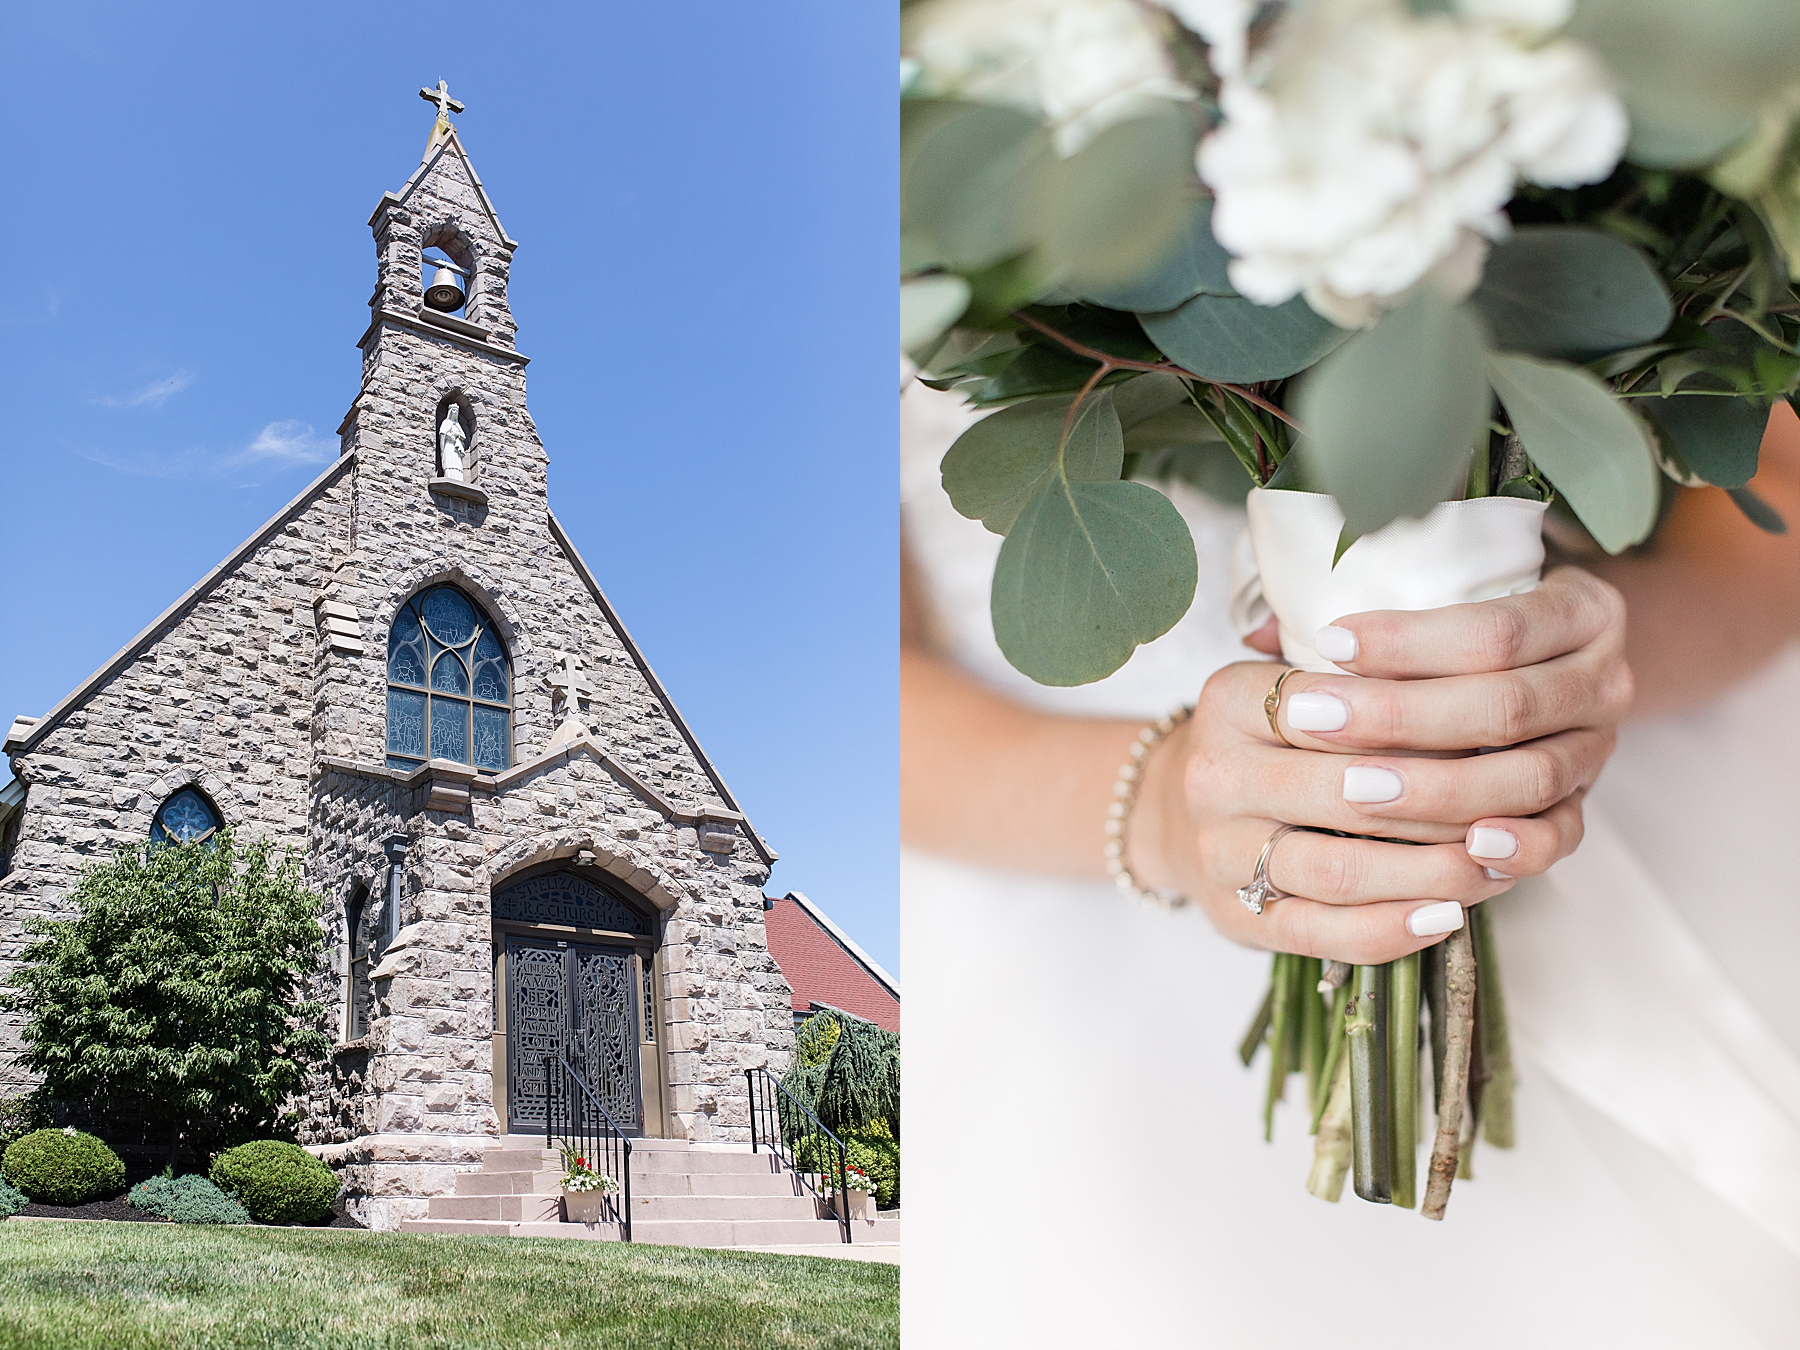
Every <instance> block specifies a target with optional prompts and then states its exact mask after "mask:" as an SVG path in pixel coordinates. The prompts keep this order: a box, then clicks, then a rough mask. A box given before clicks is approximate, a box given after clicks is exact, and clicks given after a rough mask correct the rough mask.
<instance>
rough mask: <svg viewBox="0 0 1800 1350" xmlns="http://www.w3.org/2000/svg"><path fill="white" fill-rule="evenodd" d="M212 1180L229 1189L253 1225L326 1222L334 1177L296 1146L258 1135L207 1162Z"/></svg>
mask: <svg viewBox="0 0 1800 1350" xmlns="http://www.w3.org/2000/svg"><path fill="white" fill-rule="evenodd" d="M211 1175H212V1180H213V1184H214V1185H216V1186H218V1187H219V1189H221V1190H224V1191H230V1192H232V1193H233V1194H235V1195H236V1196H237V1198H238V1201H239V1203H241V1204H242V1205H243V1207H244V1208H245V1209H247V1210H249V1211H250V1217H251V1218H253V1219H255V1220H256V1221H257V1222H258V1223H315V1224H316V1223H326V1222H329V1221H330V1219H331V1204H332V1201H334V1200H336V1199H337V1194H338V1179H337V1174H336V1173H335V1172H333V1171H332V1170H331V1169H330V1168H329V1167H327V1166H326V1165H325V1164H324V1163H322V1162H320V1161H319V1160H318V1159H317V1158H315V1157H313V1155H312V1154H310V1153H308V1152H307V1151H306V1150H305V1149H303V1148H301V1147H299V1146H298V1145H297V1144H284V1143H282V1142H281V1141H280V1140H278V1139H259V1140H257V1141H256V1142H255V1143H253V1144H239V1145H238V1146H237V1147H236V1148H229V1149H226V1150H225V1152H223V1153H221V1154H220V1155H219V1156H218V1157H217V1158H215V1159H213V1165H212V1174H211Z"/></svg>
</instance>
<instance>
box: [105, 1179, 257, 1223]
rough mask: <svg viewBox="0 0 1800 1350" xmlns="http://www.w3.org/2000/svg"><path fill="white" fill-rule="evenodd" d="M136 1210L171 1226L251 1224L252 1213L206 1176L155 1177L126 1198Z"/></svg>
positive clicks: (142, 1182) (138, 1185)
mask: <svg viewBox="0 0 1800 1350" xmlns="http://www.w3.org/2000/svg"><path fill="white" fill-rule="evenodd" d="M126 1199H128V1200H130V1201H131V1204H132V1206H133V1207H134V1208H136V1209H141V1210H143V1211H144V1213H146V1214H154V1215H156V1217H157V1218H159V1219H168V1220H169V1221H170V1222H171V1223H249V1222H250V1213H249V1211H248V1210H246V1209H245V1208H244V1207H243V1206H242V1205H240V1204H239V1203H238V1202H237V1201H236V1200H233V1199H232V1198H231V1197H230V1196H229V1195H227V1194H225V1192H224V1191H222V1190H220V1189H219V1188H218V1187H217V1186H215V1185H213V1183H212V1182H210V1181H208V1180H207V1179H206V1178H205V1177H203V1176H198V1175H194V1174H190V1175H188V1176H184V1177H151V1178H150V1179H149V1180H148V1181H140V1182H138V1184H137V1185H135V1186H133V1187H132V1188H131V1193H130V1194H129V1195H128V1196H127V1197H126Z"/></svg>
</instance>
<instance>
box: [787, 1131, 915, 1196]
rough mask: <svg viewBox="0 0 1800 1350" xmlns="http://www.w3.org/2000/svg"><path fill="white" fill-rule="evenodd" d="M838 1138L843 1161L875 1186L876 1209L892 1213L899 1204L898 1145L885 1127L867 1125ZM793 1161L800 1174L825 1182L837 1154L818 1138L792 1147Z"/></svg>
mask: <svg viewBox="0 0 1800 1350" xmlns="http://www.w3.org/2000/svg"><path fill="white" fill-rule="evenodd" d="M839 1137H840V1138H841V1139H842V1140H843V1141H844V1161H845V1162H846V1163H848V1164H849V1165H850V1166H851V1167H854V1168H857V1169H859V1170H860V1171H861V1172H862V1173H863V1175H865V1176H866V1177H868V1178H869V1180H870V1181H872V1182H874V1183H875V1204H876V1206H877V1207H878V1208H880V1209H892V1208H893V1207H894V1206H895V1205H897V1204H899V1203H900V1141H899V1140H897V1139H895V1138H894V1136H893V1135H892V1134H890V1133H889V1132H888V1128H887V1125H886V1124H885V1123H884V1122H882V1121H879V1120H876V1121H871V1122H870V1123H869V1124H868V1125H867V1126H866V1127H865V1128H863V1129H860V1130H850V1131H846V1132H845V1133H844V1134H843V1135H841V1136H839ZM794 1160H795V1161H796V1162H797V1163H798V1164H799V1165H800V1170H801V1171H803V1172H821V1173H823V1174H824V1175H825V1176H826V1177H827V1179H831V1178H834V1177H835V1176H836V1174H837V1150H836V1149H835V1148H833V1147H832V1146H831V1141H830V1140H829V1139H827V1138H826V1137H825V1136H824V1135H822V1134H811V1135H808V1136H806V1137H805V1138H803V1139H801V1140H800V1141H799V1143H797V1144H796V1145H795V1146H794ZM832 1184H833V1185H835V1184H836V1182H835V1181H832Z"/></svg>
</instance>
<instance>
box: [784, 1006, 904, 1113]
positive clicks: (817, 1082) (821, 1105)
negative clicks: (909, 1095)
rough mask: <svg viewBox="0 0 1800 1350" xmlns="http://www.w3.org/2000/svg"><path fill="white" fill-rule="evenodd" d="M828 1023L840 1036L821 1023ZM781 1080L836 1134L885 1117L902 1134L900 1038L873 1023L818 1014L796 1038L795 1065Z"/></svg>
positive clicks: (823, 1013) (828, 1013) (842, 1016)
mask: <svg viewBox="0 0 1800 1350" xmlns="http://www.w3.org/2000/svg"><path fill="white" fill-rule="evenodd" d="M824 1022H829V1023H831V1024H834V1025H835V1026H836V1028H837V1032H836V1035H835V1036H832V1034H831V1032H830V1031H829V1030H828V1029H827V1027H825V1026H819V1025H817V1024H819V1023H824ZM827 1037H830V1039H829V1040H827V1039H826V1038H827ZM821 1044H823V1046H824V1050H823V1053H822V1054H821V1052H820V1046H821ZM781 1084H782V1086H783V1087H785V1088H786V1089H787V1090H788V1091H789V1092H791V1093H793V1094H794V1095H795V1096H796V1097H798V1098H799V1099H800V1100H801V1101H802V1102H804V1103H805V1104H806V1106H807V1108H808V1109H809V1110H811V1111H812V1112H813V1113H814V1114H815V1115H816V1116H818V1118H819V1120H820V1122H821V1123H823V1124H824V1126H825V1128H826V1129H828V1130H830V1131H831V1132H832V1133H833V1134H836V1135H838V1136H840V1137H841V1136H842V1135H843V1134H844V1133H845V1132H846V1131H850V1130H860V1129H865V1128H867V1127H868V1125H869V1123H870V1122H871V1121H881V1122H883V1123H884V1124H885V1125H886V1126H887V1129H888V1132H889V1133H890V1134H892V1135H893V1136H894V1137H895V1138H898V1137H899V1134H900V1038H899V1037H898V1036H896V1035H895V1034H894V1033H893V1032H891V1031H888V1030H886V1029H885V1028H883V1027H878V1026H876V1025H875V1023H873V1022H865V1021H864V1020H863V1019H862V1018H860V1017H850V1016H847V1015H843V1014H839V1013H833V1012H822V1013H815V1014H814V1015H813V1016H812V1017H811V1018H810V1019H809V1020H808V1021H807V1024H806V1026H805V1027H803V1028H802V1029H801V1033H800V1036H799V1037H798V1038H797V1039H796V1042H795V1056H794V1065H793V1067H792V1068H790V1069H789V1070H788V1071H787V1074H786V1075H785V1076H784V1077H783V1078H782V1080H781Z"/></svg>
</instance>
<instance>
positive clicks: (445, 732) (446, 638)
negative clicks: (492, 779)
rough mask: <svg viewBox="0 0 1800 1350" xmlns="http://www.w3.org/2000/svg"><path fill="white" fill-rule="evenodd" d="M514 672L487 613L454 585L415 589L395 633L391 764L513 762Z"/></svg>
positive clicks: (391, 644)
mask: <svg viewBox="0 0 1800 1350" xmlns="http://www.w3.org/2000/svg"><path fill="white" fill-rule="evenodd" d="M511 695H512V678H511V674H510V672H509V671H508V669H507V661H506V648H505V646H504V645H503V644H502V643H501V641H500V635H499V634H498V633H496V632H495V631H494V627H493V625H492V623H490V622H489V620H488V617H487V615H485V614H483V613H482V612H481V610H480V609H479V608H477V607H476V606H475V605H474V604H473V603H471V602H470V600H469V598H468V597H467V596H466V595H464V594H463V593H462V592H461V591H459V590H457V589H456V587H454V586H434V587H432V588H431V589H430V590H428V591H422V592H421V593H420V594H418V595H415V596H414V597H413V598H412V599H411V600H409V601H407V602H406V604H405V605H404V606H403V607H402V608H401V610H400V613H399V614H398V615H396V616H395V618H394V627H393V630H392V632H390V633H389V635H388V731H387V749H388V767H389V768H393V769H416V768H418V766H419V765H420V764H421V763H423V762H424V760H425V759H426V758H427V757H428V756H429V757H430V758H432V759H448V760H454V761H455V762H456V763H458V764H470V765H473V766H474V767H475V768H477V769H488V770H498V769H505V768H508V767H509V766H510V765H511V764H512V697H511Z"/></svg>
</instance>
